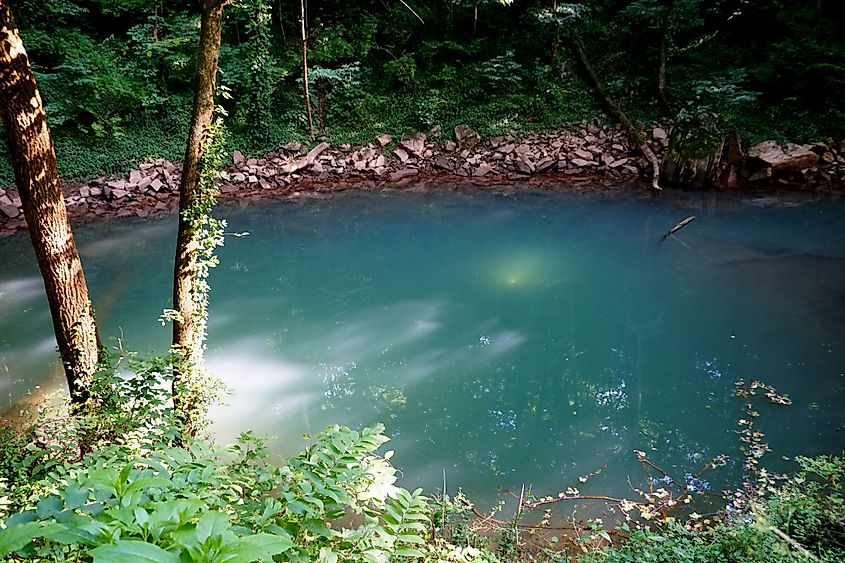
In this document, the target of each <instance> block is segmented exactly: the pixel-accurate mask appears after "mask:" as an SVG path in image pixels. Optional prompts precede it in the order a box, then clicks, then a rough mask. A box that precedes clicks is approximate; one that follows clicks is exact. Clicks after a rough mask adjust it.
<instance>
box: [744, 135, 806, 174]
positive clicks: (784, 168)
mask: <svg viewBox="0 0 845 563" xmlns="http://www.w3.org/2000/svg"><path fill="white" fill-rule="evenodd" d="M748 157H749V158H753V159H757V160H758V161H760V162H761V163H762V164H763V167H764V168H767V167H770V168H771V169H772V172H773V173H777V172H796V171H799V170H801V169H803V168H810V167H811V166H814V165H815V164H816V163H817V162H818V160H819V155H817V154H816V153H814V152H813V151H812V150H811V146H810V145H794V144H791V143H788V144H787V145H785V146H783V147H781V146H780V145H779V144H778V143H777V142H775V141H764V142H762V143H759V144H757V145H754V146H753V147H751V148H750V149H748Z"/></svg>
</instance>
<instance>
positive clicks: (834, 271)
mask: <svg viewBox="0 0 845 563" xmlns="http://www.w3.org/2000/svg"><path fill="white" fill-rule="evenodd" d="M687 203H689V202H687ZM676 205H678V206H681V208H680V209H679V208H677V207H676ZM684 205H686V203H684V202H681V203H678V202H671V201H668V200H666V201H659V202H634V201H625V200H601V199H597V200H572V199H567V198H557V197H546V198H536V197H530V196H526V197H514V198H506V199H502V198H496V197H486V196H483V195H479V196H475V197H465V196H462V195H460V194H450V195H449V196H437V195H419V196H414V195H408V194H405V195H403V197H401V198H399V197H397V198H393V197H390V196H381V195H368V196H365V195H359V194H351V195H349V196H348V197H338V198H335V199H334V200H330V201H314V202H310V201H309V202H304V203H303V204H301V205H297V206H284V207H279V206H261V205H255V206H250V207H249V208H247V209H243V210H236V209H231V208H230V209H228V210H224V214H225V215H227V217H228V219H229V223H230V225H231V228H232V229H233V230H235V231H249V232H250V233H251V235H250V236H249V237H246V238H242V239H230V240H229V241H227V245H226V246H225V247H224V248H223V249H222V251H221V267H220V268H218V269H217V270H215V271H214V272H213V277H212V287H213V290H212V296H211V320H210V324H209V352H208V355H207V360H208V364H209V366H210V367H211V368H212V370H213V371H214V372H215V373H216V374H217V375H218V376H220V377H221V378H222V379H223V381H224V383H225V384H226V385H227V386H228V387H230V388H231V389H232V390H233V392H234V394H233V395H232V396H231V397H229V398H228V401H227V402H228V403H229V404H228V406H219V407H216V408H215V409H214V410H213V412H212V416H213V418H214V420H215V425H214V431H215V432H216V433H217V435H218V437H220V438H221V439H222V440H224V441H228V440H232V439H234V437H235V435H236V434H237V433H239V432H240V431H242V430H244V429H246V428H253V429H255V430H257V431H258V432H259V433H265V434H269V435H275V436H279V438H280V440H279V441H278V442H276V443H275V446H274V447H275V448H276V449H277V450H276V451H277V452H278V453H284V454H289V453H292V452H294V451H297V450H298V449H299V448H300V447H301V441H300V440H299V439H298V437H299V435H301V434H303V433H314V432H316V431H319V430H320V429H321V428H322V427H324V426H325V425H326V424H328V423H342V424H349V425H354V426H360V425H365V424H371V423H373V422H375V421H382V422H384V423H385V424H386V425H387V428H388V432H389V433H390V434H392V435H393V436H394V439H395V442H394V443H393V444H391V448H393V449H396V450H397V452H398V453H397V455H396V457H395V458H394V461H395V462H396V463H397V464H398V465H399V466H400V467H401V468H402V469H404V470H405V477H404V479H405V484H406V485H408V486H416V485H424V486H429V487H437V486H439V485H440V482H441V480H442V471H443V470H444V469H445V470H446V471H447V474H448V478H449V481H450V483H452V484H454V485H455V486H457V485H459V484H460V485H463V486H464V487H465V489H466V490H467V491H468V492H470V493H471V494H473V495H474V496H476V497H479V498H485V497H486V498H489V497H490V496H492V493H493V492H494V491H495V490H496V487H497V486H504V487H507V488H510V489H518V488H519V486H520V485H521V484H522V483H530V484H533V486H534V490H535V491H538V492H547V491H548V492H552V491H557V490H561V489H562V488H565V487H566V486H567V485H573V484H574V485H578V486H579V488H580V489H581V491H582V492H583V493H585V494H589V493H590V492H594V493H605V494H606V493H609V492H614V491H613V488H614V487H617V491H618V492H620V493H622V492H625V491H624V489H625V488H626V487H627V484H626V483H627V479H628V477H631V478H632V480H633V481H634V482H641V481H638V479H639V480H642V479H645V476H644V475H643V474H642V472H641V470H640V467H639V464H638V463H637V461H636V459H635V458H634V456H633V454H632V453H631V452H632V450H634V449H639V450H643V451H647V452H648V453H649V457H650V458H651V459H653V460H654V461H655V462H656V463H658V464H660V465H661V466H663V467H665V468H667V469H669V470H670V471H671V472H672V473H673V475H674V476H675V477H676V478H678V479H685V480H688V481H690V476H692V475H695V473H696V471H697V470H698V469H699V468H700V466H701V465H703V464H704V463H706V461H707V460H709V459H710V458H711V457H713V456H714V455H716V454H718V453H728V454H732V455H736V454H737V442H736V437H735V433H734V432H733V430H734V428H735V421H736V419H737V418H738V415H739V413H740V409H741V404H740V403H739V402H738V401H736V400H735V399H734V398H733V397H732V395H731V391H732V385H733V381H734V380H735V379H737V378H739V377H745V378H751V377H760V378H763V379H765V380H767V381H768V382H769V383H771V384H773V385H775V386H776V387H778V388H779V390H781V391H782V392H785V393H789V394H790V395H791V396H792V398H793V400H794V401H795V405H794V406H793V407H791V408H789V409H780V410H774V409H770V408H768V407H764V408H762V410H761V413H762V417H761V418H762V422H761V427H763V428H764V430H765V431H766V432H767V433H769V436H770V441H771V443H772V444H773V447H775V448H776V449H777V451H778V452H779V453H781V454H783V455H793V454H795V453H814V452H818V451H828V452H829V451H838V450H841V449H842V448H843V447H845V440H844V439H843V435H845V433H842V432H840V430H841V429H842V428H843V425H845V414H844V413H845V408H843V406H845V391H843V389H845V386H843V379H845V375H843V371H842V366H843V365H845V346H843V344H845V342H843V334H845V326H843V324H845V299H843V291H842V289H841V288H842V287H845V268H844V267H843V262H845V230H843V229H841V228H840V226H841V224H842V223H843V221H845V206H843V205H839V204H832V203H831V204H828V205H826V206H825V207H824V208H823V209H821V208H819V207H816V206H814V204H810V205H809V206H807V207H798V208H779V209H763V210H761V209H758V208H756V207H743V206H742V205H738V204H736V203H735V202H734V203H732V205H731V207H730V208H729V209H723V208H721V207H719V206H718V205H716V203H714V202H712V201H709V202H706V205H707V206H708V209H710V211H708V213H707V214H705V215H702V216H701V217H699V219H698V220H697V221H696V223H695V224H694V226H691V227H690V228H688V229H685V230H684V231H683V233H681V234H680V236H679V240H678V241H667V242H666V243H665V244H661V243H660V242H659V239H660V236H661V235H662V234H663V233H664V232H665V231H666V229H667V228H668V227H670V226H672V225H674V224H675V223H676V222H677V216H678V215H682V214H683V213H684V212H686V209H685V208H683V206H684ZM173 232H175V230H174V224H173V219H172V218H168V219H152V220H146V221H138V222H136V223H123V224H121V225H110V224H106V225H105V226H103V225H98V226H96V227H91V228H89V229H88V230H85V229H82V230H81V232H79V233H78V236H77V238H78V239H79V240H80V248H81V251H82V254H83V260H85V264H86V271H87V273H88V277H89V282H90V283H91V286H92V295H93V296H94V301H95V303H96V304H97V309H98V319H99V320H100V322H101V326H102V329H103V333H104V335H106V336H108V335H113V334H117V333H118V327H120V328H122V329H123V330H124V333H125V335H126V339H125V340H126V342H127V343H128V345H129V346H130V347H131V348H134V349H140V350H142V351H146V350H157V351H162V350H164V349H165V348H166V346H167V342H168V340H169V330H168V328H162V327H161V326H160V325H158V324H157V323H156V319H157V318H158V315H159V313H160V311H161V309H162V308H164V307H166V306H167V303H168V300H169V292H170V291H169V289H170V280H169V277H170V275H171V272H172V250H173V240H172V237H173ZM27 244H28V241H26V240H25V239H23V240H17V241H15V240H12V241H3V242H0V256H2V257H4V258H5V257H7V256H8V257H10V259H9V260H7V261H6V263H4V269H3V271H2V272H0V392H2V393H3V395H2V396H3V397H4V402H5V397H7V396H8V397H9V405H11V404H12V402H13V400H15V399H16V398H19V397H21V396H23V395H24V394H25V393H26V389H27V388H33V387H34V385H35V384H37V378H32V377H29V375H30V374H33V373H44V372H45V371H49V369H51V368H48V367H47V366H53V367H57V362H56V361H55V353H54V350H53V341H52V339H51V328H50V325H49V312H48V311H47V309H46V300H44V298H43V295H42V291H43V290H42V289H41V286H40V279H39V278H38V277H37V269H35V267H34V260H33V259H32V257H31V251H28V252H29V254H27V253H26V252H24V250H25V249H26V248H27ZM51 362H52V364H51ZM58 373H60V370H59V372H58ZM23 374H27V377H24V375H23ZM4 406H5V405H4ZM766 417H773V418H771V419H770V420H772V423H771V424H770V425H769V426H766V424H765V420H766ZM775 421H776V422H775ZM774 461H777V460H774ZM738 471H739V468H738V466H736V465H729V467H727V468H726V471H724V472H723V474H722V475H716V476H713V477H710V476H708V479H707V482H698V481H695V482H693V481H690V483H692V484H693V485H694V486H696V487H700V488H706V487H710V488H713V489H718V488H720V487H721V486H723V485H724V484H725V483H727V482H729V481H730V480H731V479H735V478H736V476H737V475H738ZM596 472H598V473H599V474H598V475H597V476H595V477H594V478H591V479H590V480H589V482H587V483H585V484H583V485H580V484H579V483H577V480H578V477H580V476H584V475H587V474H591V473H596ZM450 488H451V486H450Z"/></svg>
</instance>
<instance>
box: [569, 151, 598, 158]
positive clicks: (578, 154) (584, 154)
mask: <svg viewBox="0 0 845 563" xmlns="http://www.w3.org/2000/svg"><path fill="white" fill-rule="evenodd" d="M572 154H574V155H575V156H576V157H577V158H578V159H580V160H593V153H591V152H589V151H585V150H583V149H575V150H574V151H572ZM573 160H575V159H573Z"/></svg>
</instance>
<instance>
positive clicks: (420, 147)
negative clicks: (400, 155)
mask: <svg viewBox="0 0 845 563" xmlns="http://www.w3.org/2000/svg"><path fill="white" fill-rule="evenodd" d="M399 146H400V147H402V148H403V149H405V150H406V151H408V153H410V154H412V155H414V156H416V157H421V156H422V155H423V153H424V152H425V133H414V134H413V135H410V136H407V137H403V138H402V142H401V143H399Z"/></svg>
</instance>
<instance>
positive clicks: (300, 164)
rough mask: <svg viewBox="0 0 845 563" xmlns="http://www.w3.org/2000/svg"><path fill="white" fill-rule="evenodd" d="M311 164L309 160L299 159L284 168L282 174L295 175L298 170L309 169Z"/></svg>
mask: <svg viewBox="0 0 845 563" xmlns="http://www.w3.org/2000/svg"><path fill="white" fill-rule="evenodd" d="M309 164H311V163H310V162H309V161H308V159H307V158H297V159H296V160H294V161H293V162H290V163H288V164H285V165H284V166H282V172H284V173H285V174H293V173H294V172H296V171H297V170H302V169H303V168H305V167H307V166H308V165H309ZM250 182H252V180H250Z"/></svg>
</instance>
